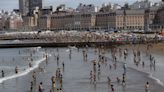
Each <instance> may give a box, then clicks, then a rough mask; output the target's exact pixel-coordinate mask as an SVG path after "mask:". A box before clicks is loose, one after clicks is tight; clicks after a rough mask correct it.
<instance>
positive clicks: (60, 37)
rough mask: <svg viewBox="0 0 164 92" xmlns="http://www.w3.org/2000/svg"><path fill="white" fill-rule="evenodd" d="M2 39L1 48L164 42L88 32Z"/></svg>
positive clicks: (13, 35)
mask: <svg viewBox="0 0 164 92" xmlns="http://www.w3.org/2000/svg"><path fill="white" fill-rule="evenodd" d="M0 39H1V40H0V47H36V46H42V47H66V46H78V47H84V46H101V45H106V46H110V45H113V44H115V45H121V44H129V43H133V44H134V43H147V42H158V41H162V40H163V36H160V35H157V34H134V33H108V32H87V31H84V32H77V31H60V32H52V31H44V32H37V31H35V32H11V33H4V34H1V35H0Z"/></svg>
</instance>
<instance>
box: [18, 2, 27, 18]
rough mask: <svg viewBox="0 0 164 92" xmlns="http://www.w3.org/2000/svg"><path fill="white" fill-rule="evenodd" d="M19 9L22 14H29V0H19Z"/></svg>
mask: <svg viewBox="0 0 164 92" xmlns="http://www.w3.org/2000/svg"><path fill="white" fill-rule="evenodd" d="M19 10H20V13H21V14H22V15H24V16H25V15H27V14H28V12H29V0H19Z"/></svg>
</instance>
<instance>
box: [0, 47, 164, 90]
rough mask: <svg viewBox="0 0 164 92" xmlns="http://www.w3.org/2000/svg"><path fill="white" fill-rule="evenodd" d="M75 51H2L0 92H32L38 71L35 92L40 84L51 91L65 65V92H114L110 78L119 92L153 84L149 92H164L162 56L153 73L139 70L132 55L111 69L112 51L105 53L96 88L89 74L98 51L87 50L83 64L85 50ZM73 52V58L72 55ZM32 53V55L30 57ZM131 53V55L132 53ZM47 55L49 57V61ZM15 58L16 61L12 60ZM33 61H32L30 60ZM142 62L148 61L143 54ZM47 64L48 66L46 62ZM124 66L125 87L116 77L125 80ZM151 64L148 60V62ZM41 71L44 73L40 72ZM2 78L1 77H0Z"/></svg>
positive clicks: (56, 49) (35, 48) (40, 49)
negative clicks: (33, 81) (124, 68)
mask: <svg viewBox="0 0 164 92" xmlns="http://www.w3.org/2000/svg"><path fill="white" fill-rule="evenodd" d="M84 49H85V48H80V49H77V48H76V47H73V48H72V47H71V48H70V47H68V48H40V47H33V48H11V49H9V48H8V49H1V50H0V70H4V71H5V76H6V77H4V78H0V83H1V84H0V92H30V91H29V90H30V82H31V80H32V72H33V71H36V73H37V81H36V84H35V85H34V88H35V90H33V91H34V92H38V91H37V89H38V84H39V82H43V87H44V89H45V90H44V92H49V91H50V90H51V77H52V76H53V75H55V73H56V69H57V68H61V70H63V69H62V62H64V64H65V68H64V70H63V71H62V74H63V92H111V89H110V87H109V86H108V83H107V77H108V76H109V77H110V78H111V83H112V84H113V85H114V88H115V91H116V92H145V90H144V85H145V83H146V82H147V81H149V82H150V85H151V90H150V92H164V87H163V77H164V76H163V73H161V72H163V71H164V70H163V68H164V66H163V65H162V64H163V61H162V59H163V58H164V57H163V56H162V55H157V54H154V57H156V58H158V59H157V61H158V63H157V67H158V68H157V69H156V71H150V68H149V66H148V65H145V68H144V69H142V68H141V66H139V67H136V66H135V65H134V64H133V62H132V59H133V58H132V54H129V56H128V58H127V61H123V60H124V59H123V58H118V60H119V62H118V64H117V69H116V70H115V69H114V68H113V67H112V69H110V68H109V64H111V65H113V61H112V58H111V50H110V48H109V49H107V50H105V52H106V53H105V56H106V57H107V64H102V65H101V69H100V70H101V74H100V78H99V79H97V81H96V84H91V83H90V79H89V78H90V70H92V69H93V66H92V61H93V60H97V61H98V54H97V53H96V52H95V48H87V54H88V58H87V61H84V58H83V50H84ZM70 50H71V53H72V54H71V55H70ZM31 53H32V55H31ZM129 53H132V51H131V50H130V51H129ZM45 54H48V59H47V61H46V58H45V56H44V55H45ZM56 56H59V65H57V60H56ZM13 58H14V59H13ZM28 58H30V59H28ZM31 58H32V59H33V60H32V61H33V62H32V65H33V67H31V68H30V67H29V62H30V60H31ZM142 58H143V60H145V62H146V60H147V59H148V57H146V56H144V52H143V54H142ZM45 61H46V62H45ZM122 62H126V63H127V66H128V68H127V74H126V81H127V83H126V86H125V87H124V86H122V85H121V84H120V83H117V80H116V77H119V78H120V79H121V78H122V74H123V68H122V64H123V63H122ZM147 62H148V60H147ZM16 66H18V68H19V71H20V73H18V74H15V73H14V72H15V71H14V69H15V67H16ZM39 67H40V68H42V69H44V71H42V72H41V71H40V70H39ZM0 77H1V74H0Z"/></svg>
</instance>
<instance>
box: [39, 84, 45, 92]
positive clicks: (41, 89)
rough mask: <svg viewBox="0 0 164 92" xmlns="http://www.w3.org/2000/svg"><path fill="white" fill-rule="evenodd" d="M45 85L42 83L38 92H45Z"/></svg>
mask: <svg viewBox="0 0 164 92" xmlns="http://www.w3.org/2000/svg"><path fill="white" fill-rule="evenodd" d="M43 90H44V89H43V83H42V82H40V84H39V89H38V92H43Z"/></svg>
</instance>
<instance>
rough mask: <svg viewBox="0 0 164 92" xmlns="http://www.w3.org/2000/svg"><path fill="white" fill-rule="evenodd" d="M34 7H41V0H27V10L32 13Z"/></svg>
mask: <svg viewBox="0 0 164 92" xmlns="http://www.w3.org/2000/svg"><path fill="white" fill-rule="evenodd" d="M36 7H38V8H39V9H42V0H29V12H30V13H33V10H35V9H36Z"/></svg>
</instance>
